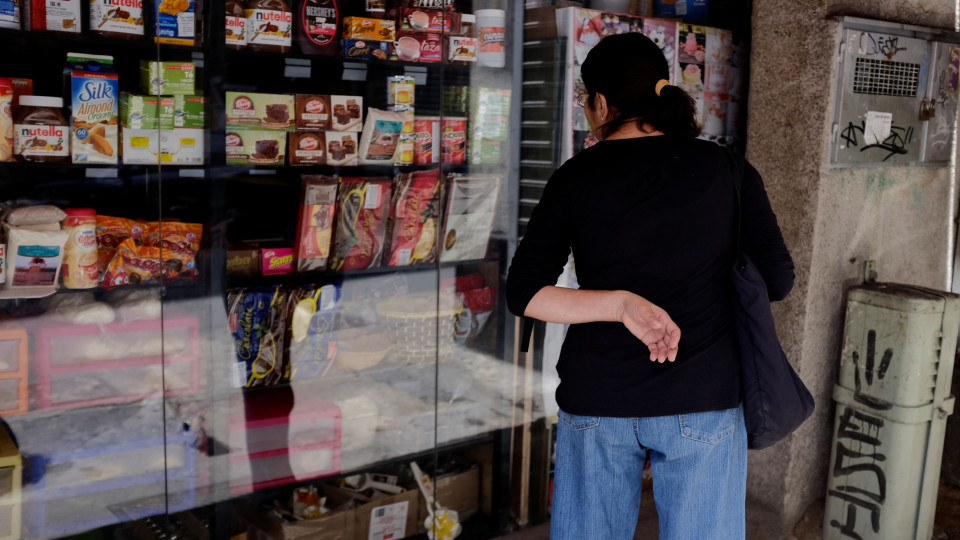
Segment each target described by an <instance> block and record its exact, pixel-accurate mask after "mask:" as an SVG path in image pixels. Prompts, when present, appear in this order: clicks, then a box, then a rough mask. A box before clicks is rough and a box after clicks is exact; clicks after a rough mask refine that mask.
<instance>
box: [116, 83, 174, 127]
mask: <svg viewBox="0 0 960 540" xmlns="http://www.w3.org/2000/svg"><path fill="white" fill-rule="evenodd" d="M173 109H174V99H173V98H172V97H170V96H141V95H137V94H131V93H129V92H123V93H121V94H120V125H121V126H122V127H124V128H130V129H152V130H157V129H173V124H174V121H173V120H174V118H173Z"/></svg>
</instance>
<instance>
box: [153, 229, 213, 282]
mask: <svg viewBox="0 0 960 540" xmlns="http://www.w3.org/2000/svg"><path fill="white" fill-rule="evenodd" d="M202 235H203V225H202V224H200V223H180V222H167V221H164V222H163V223H161V224H160V226H159V231H158V232H157V235H156V236H154V235H151V238H150V243H151V244H152V245H153V246H154V247H159V248H160V250H161V258H162V259H163V264H164V270H163V275H164V277H166V278H171V279H172V278H187V279H196V278H197V275H198V273H197V252H198V251H200V238H201V236H202Z"/></svg>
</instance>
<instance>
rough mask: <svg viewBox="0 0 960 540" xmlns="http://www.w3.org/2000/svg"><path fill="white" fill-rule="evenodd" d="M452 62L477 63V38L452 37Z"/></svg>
mask: <svg viewBox="0 0 960 540" xmlns="http://www.w3.org/2000/svg"><path fill="white" fill-rule="evenodd" d="M448 50H449V51H450V61H452V62H476V61H477V38H475V37H470V36H450V47H449V49H448Z"/></svg>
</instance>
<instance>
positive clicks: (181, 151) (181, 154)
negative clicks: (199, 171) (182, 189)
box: [160, 128, 205, 165]
mask: <svg viewBox="0 0 960 540" xmlns="http://www.w3.org/2000/svg"><path fill="white" fill-rule="evenodd" d="M204 140H205V134H204V131H203V129H201V128H176V129H171V130H166V131H161V132H160V150H161V153H160V162H161V163H169V164H173V165H203V163H204V160H205V152H204V148H205V146H204Z"/></svg>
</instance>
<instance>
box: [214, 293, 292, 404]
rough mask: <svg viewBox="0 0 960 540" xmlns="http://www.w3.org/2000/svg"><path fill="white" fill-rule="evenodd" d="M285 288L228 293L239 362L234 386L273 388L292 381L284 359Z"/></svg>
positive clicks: (233, 375)
mask: <svg viewBox="0 0 960 540" xmlns="http://www.w3.org/2000/svg"><path fill="white" fill-rule="evenodd" d="M286 300H287V291H286V289H284V288H283V287H268V288H261V289H234V290H231V291H230V292H229V293H228V294H227V316H228V324H229V329H230V333H231V334H232V335H233V338H234V342H235V351H236V362H235V363H234V364H233V370H232V377H233V380H232V381H231V382H232V383H233V386H235V387H240V388H251V387H255V386H271V385H274V384H277V383H279V382H282V381H284V380H289V375H290V374H289V368H288V367H287V365H286V364H285V363H284V360H283V357H284V355H283V349H284V347H283V345H284V337H285V333H286V331H285V326H286V325H285V321H284V306H285V304H286Z"/></svg>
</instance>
